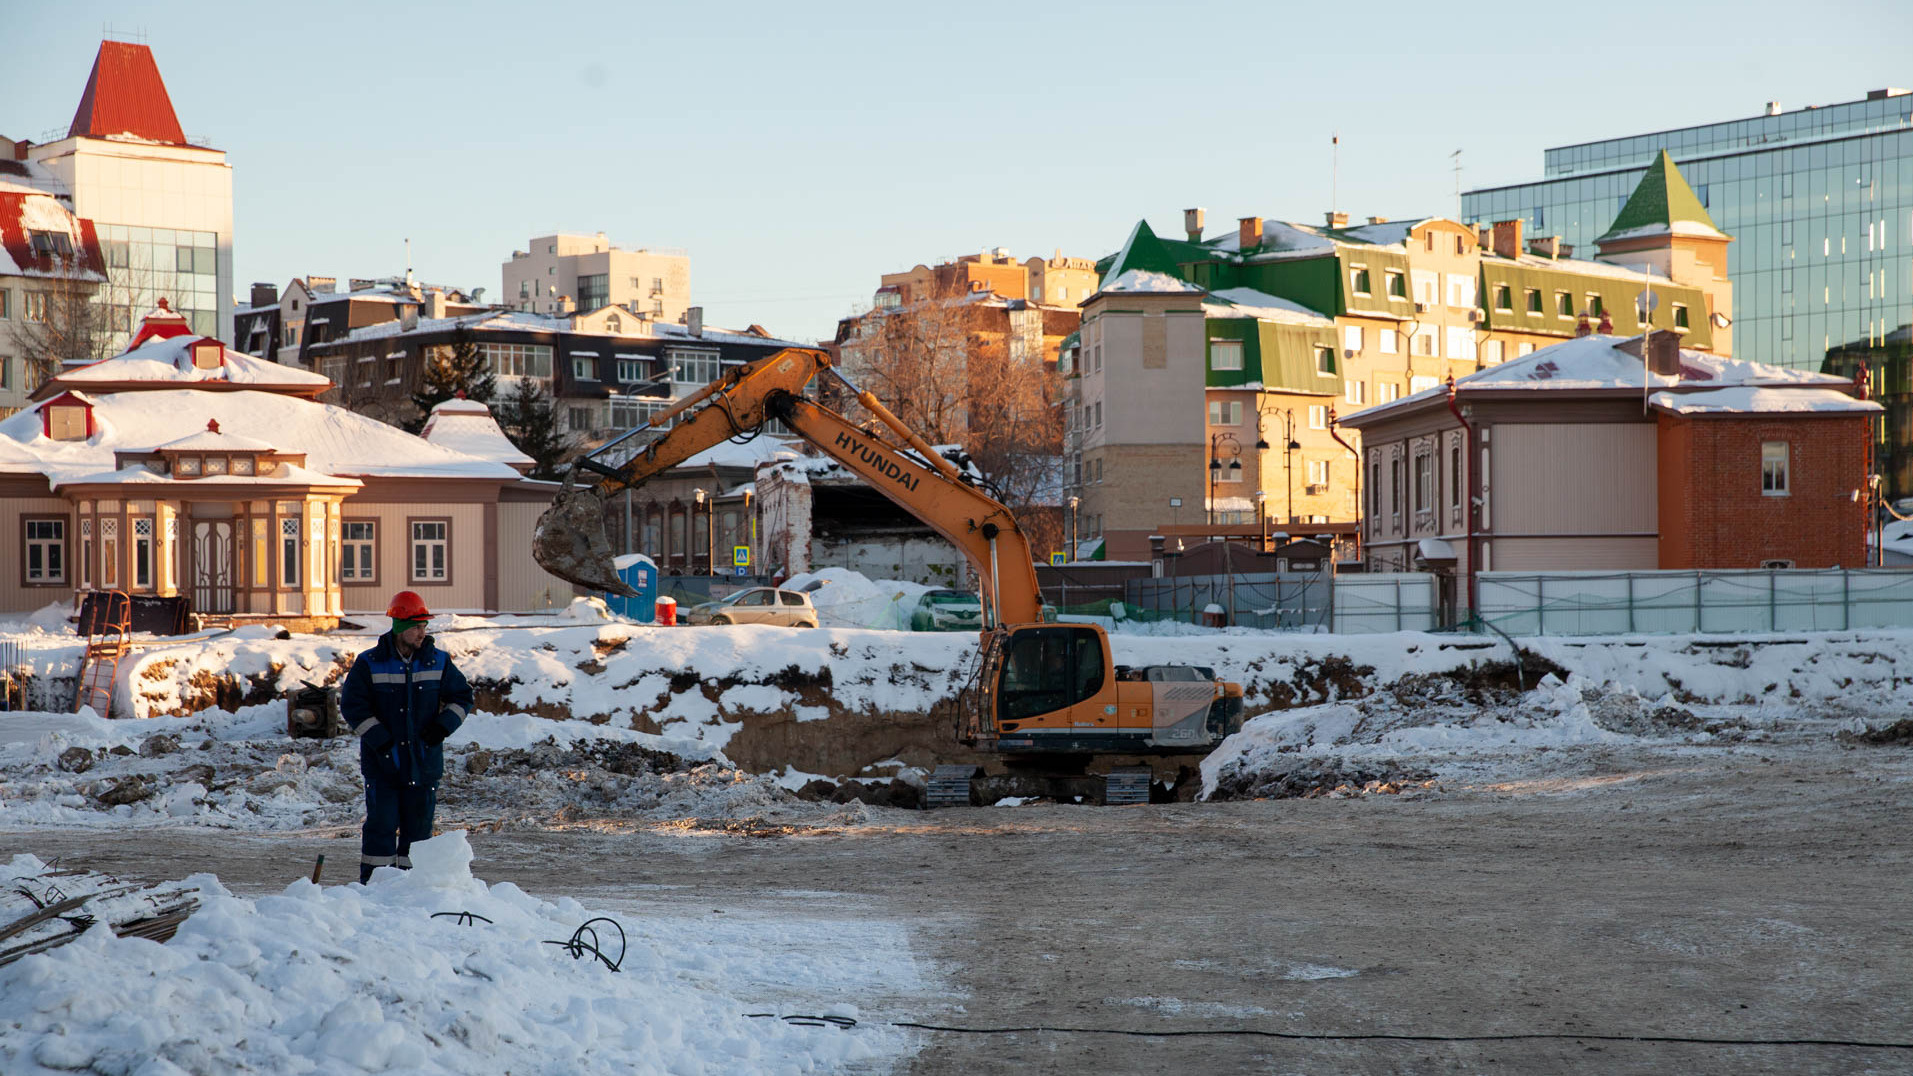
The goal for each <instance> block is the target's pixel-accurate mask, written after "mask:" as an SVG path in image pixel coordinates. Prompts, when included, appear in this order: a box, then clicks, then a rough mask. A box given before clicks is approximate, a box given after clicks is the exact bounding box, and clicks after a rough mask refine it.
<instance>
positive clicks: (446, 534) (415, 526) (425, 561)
mask: <svg viewBox="0 0 1913 1076" xmlns="http://www.w3.org/2000/svg"><path fill="white" fill-rule="evenodd" d="M410 530H411V541H410V542H409V543H407V545H408V548H407V549H406V558H405V564H406V568H405V571H406V577H407V578H408V579H409V580H410V581H411V582H413V583H424V584H428V585H429V584H435V583H436V584H443V583H446V582H448V581H450V579H451V576H452V525H451V523H450V522H449V521H447V520H443V519H415V520H412V522H411V528H410Z"/></svg>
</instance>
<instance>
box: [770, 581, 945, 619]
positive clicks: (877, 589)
mask: <svg viewBox="0 0 1913 1076" xmlns="http://www.w3.org/2000/svg"><path fill="white" fill-rule="evenodd" d="M818 581H821V582H822V583H823V584H824V585H823V586H821V587H818V588H817V589H816V590H814V591H811V593H810V601H811V604H812V605H815V606H816V607H817V619H818V620H819V621H820V622H822V623H823V624H824V625H827V626H830V627H840V628H878V629H888V630H891V631H909V630H910V613H911V611H912V610H914V609H915V608H916V607H917V599H918V598H920V597H922V596H923V595H924V593H925V592H927V591H931V590H935V589H937V588H935V587H931V586H925V585H924V584H922V583H905V582H901V581H898V580H895V579H885V580H881V581H873V580H871V579H869V578H867V577H865V576H864V575H863V573H861V572H855V571H852V570H850V569H849V568H819V569H818V570H817V571H814V572H806V573H804V574H802V575H794V576H791V577H790V578H789V579H787V580H785V582H784V588H785V589H787V590H802V589H803V588H804V587H805V586H806V585H808V584H810V583H813V582H818Z"/></svg>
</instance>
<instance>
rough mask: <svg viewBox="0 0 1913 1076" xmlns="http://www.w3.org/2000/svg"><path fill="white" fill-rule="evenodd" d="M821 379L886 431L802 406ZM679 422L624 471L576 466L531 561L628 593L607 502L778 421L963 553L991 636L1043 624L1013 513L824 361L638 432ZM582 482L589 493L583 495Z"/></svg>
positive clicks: (726, 390) (749, 372) (682, 408)
mask: <svg viewBox="0 0 1913 1076" xmlns="http://www.w3.org/2000/svg"><path fill="white" fill-rule="evenodd" d="M820 374H829V375H830V376H833V377H836V378H838V379H839V380H840V381H843V384H844V385H845V386H846V387H847V388H849V389H850V390H851V391H852V392H853V393H855V394H856V397H857V402H858V403H859V404H861V405H863V407H864V408H865V410H868V411H869V412H870V413H871V414H872V415H874V416H876V418H877V420H878V422H879V423H880V424H881V428H876V429H866V428H863V427H860V426H858V425H857V424H855V423H853V422H851V421H850V420H849V419H847V418H845V417H844V416H843V415H840V414H838V413H837V412H835V411H833V410H831V409H830V408H828V407H825V406H824V405H823V404H820V403H818V402H817V401H815V400H812V399H810V398H808V397H806V396H804V395H803V389H804V386H805V385H806V384H808V383H810V381H811V380H812V379H813V378H815V377H817V376H818V375H820ZM679 415H683V416H684V417H683V418H682V419H681V420H680V421H679V422H678V423H677V425H676V426H674V427H672V428H670V429H669V430H668V431H667V432H665V433H664V434H663V435H662V436H660V437H658V438H657V439H656V440H654V441H652V442H651V443H650V444H648V445H646V446H645V447H644V448H642V449H640V450H639V451H637V452H636V453H634V454H633V455H632V457H631V458H630V459H629V460H628V461H626V462H625V463H624V464H622V465H621V466H617V467H611V466H607V465H605V464H602V463H599V462H597V461H596V460H594V459H591V458H589V457H587V458H585V459H581V460H579V461H578V462H577V463H575V464H573V466H572V470H571V473H570V474H569V475H567V476H566V478H565V485H564V488H563V489H562V490H561V491H560V492H559V495H558V497H557V499H556V500H555V501H553V503H552V506H551V508H550V509H548V510H547V511H546V512H545V514H544V515H543V516H541V517H540V518H539V520H538V528H537V531H536V532H535V533H534V536H533V539H532V553H533V556H535V557H536V558H537V560H538V563H539V564H540V565H542V566H543V567H544V569H545V570H546V571H548V572H551V573H552V574H553V575H556V576H558V577H560V578H562V579H567V580H570V581H571V582H573V583H576V584H578V585H579V586H583V587H587V588H589V589H592V590H598V591H604V592H608V593H629V588H628V587H626V586H625V584H624V583H623V581H622V580H620V579H619V578H618V576H617V573H616V572H615V571H613V570H612V567H611V542H610V539H609V538H608V537H607V536H606V533H605V525H604V509H605V503H606V498H608V497H609V496H610V495H612V494H614V493H616V492H618V491H620V490H623V489H626V488H628V487H631V486H636V485H639V484H640V483H642V482H644V481H645V480H647V479H649V478H651V477H652V476H654V475H656V474H658V473H660V472H662V471H666V470H668V469H670V468H672V467H675V466H677V465H678V464H680V463H683V462H684V461H685V460H688V459H690V458H691V457H692V456H695V455H696V454H698V453H699V452H702V451H704V450H705V449H707V448H710V447H712V446H713V445H716V444H719V443H720V442H722V441H724V440H725V439H727V438H730V437H733V436H736V435H738V434H743V433H749V432H751V431H753V430H756V429H758V428H759V427H761V426H762V425H763V424H764V423H765V422H766V421H767V420H769V419H773V418H775V419H779V420H781V421H783V422H784V424H785V425H786V426H788V427H790V429H791V431H792V432H794V433H796V434H797V435H798V436H799V437H802V438H803V439H804V440H806V441H808V442H809V443H810V444H812V445H814V446H816V448H817V450H818V451H819V452H822V453H823V454H824V455H826V456H829V457H830V458H831V459H833V460H836V461H837V462H838V463H840V464H842V465H843V466H844V467H846V468H848V469H850V470H851V471H853V472H855V473H856V474H858V475H859V476H861V477H862V478H863V479H864V480H865V481H866V482H868V483H870V485H871V487H872V488H874V489H876V490H877V491H878V492H879V493H882V494H883V495H884V496H885V497H888V498H889V499H890V500H892V501H894V502H896V504H897V505H898V506H899V507H901V508H903V509H904V510H905V511H907V512H909V513H910V514H912V515H914V516H916V517H917V518H918V519H920V520H922V521H923V522H924V523H925V524H927V525H929V527H930V528H931V529H932V530H934V531H936V532H937V533H938V534H940V535H942V536H943V537H944V538H945V539H946V540H948V541H949V542H950V543H951V544H952V545H954V546H956V547H957V548H958V549H960V550H962V551H963V554H964V556H965V557H966V558H968V560H969V562H970V566H971V567H972V568H973V569H974V570H975V571H976V573H977V575H978V577H979V579H980V581H981V583H982V586H981V591H982V596H983V605H984V628H985V630H986V631H987V630H989V629H991V628H994V627H997V626H1000V625H1005V624H1028V623H1035V622H1038V621H1040V620H1041V619H1042V597H1041V593H1040V591H1039V590H1038V588H1037V583H1036V570H1035V568H1034V566H1033V563H1032V561H1031V557H1030V546H1029V541H1028V539H1027V538H1025V537H1024V535H1023V532H1022V530H1021V529H1020V528H1019V527H1018V526H1017V524H1016V520H1015V519H1014V518H1013V517H1012V516H1011V515H1010V512H1009V509H1007V508H1005V507H1004V506H1003V505H1002V504H1001V503H999V502H998V501H997V500H996V499H995V498H993V497H991V496H989V495H988V494H986V493H984V492H983V491H982V490H980V489H977V488H976V487H975V486H972V485H970V484H969V483H968V482H965V481H964V480H963V478H962V475H961V474H960V473H959V472H958V471H957V469H956V467H955V466H954V465H952V464H951V463H950V462H949V461H948V460H946V459H944V458H943V457H942V456H941V455H940V454H938V453H937V452H936V451H934V450H933V449H932V448H931V447H930V446H929V445H928V444H926V443H924V441H923V440H922V439H921V438H920V437H918V436H917V435H916V434H915V433H913V432H911V430H910V429H909V428H908V427H906V426H905V425H904V424H903V423H902V422H901V421H900V420H899V419H898V418H897V417H896V416H895V415H893V414H891V413H890V411H889V409H887V408H885V407H884V406H883V404H882V403H880V402H879V401H878V400H877V399H876V398H875V397H873V396H871V395H870V394H869V393H868V392H862V391H859V390H857V388H856V387H855V386H854V385H851V384H850V383H849V381H848V380H845V379H844V378H843V376H842V374H840V373H838V372H837V371H836V370H834V369H832V367H831V362H830V356H829V355H827V354H825V353H824V352H821V351H814V350H811V349H808V348H787V349H785V350H782V351H779V352H777V353H776V354H773V355H770V356H767V357H765V358H762V359H759V360H757V361H756V362H753V363H751V364H749V365H747V366H743V367H739V368H737V369H734V370H731V371H729V372H727V373H726V374H725V375H724V376H723V377H722V378H720V379H719V380H717V381H715V382H713V383H711V384H710V385H709V386H706V387H705V388H704V389H703V390H702V391H701V392H699V393H697V394H696V395H694V396H691V397H690V398H688V399H686V400H684V401H683V402H681V403H679V404H678V405H677V406H676V407H674V408H672V409H671V410H669V411H666V412H664V413H662V414H660V415H658V416H657V417H655V418H653V419H652V420H651V422H650V424H649V425H648V426H647V427H644V428H641V430H642V429H655V428H658V427H661V426H663V425H664V424H665V423H667V422H669V421H670V420H671V419H672V418H674V417H676V416H679ZM886 431H887V433H888V436H886V435H885V434H886ZM640 432H641V431H640ZM608 447H610V446H607V448H608ZM601 451H602V450H601ZM581 479H583V480H585V481H589V482H591V483H592V484H590V485H581V483H580V480H581Z"/></svg>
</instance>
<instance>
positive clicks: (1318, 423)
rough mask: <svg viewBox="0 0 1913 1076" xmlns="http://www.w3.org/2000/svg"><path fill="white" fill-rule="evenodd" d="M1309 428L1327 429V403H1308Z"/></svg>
mask: <svg viewBox="0 0 1913 1076" xmlns="http://www.w3.org/2000/svg"><path fill="white" fill-rule="evenodd" d="M1309 429H1311V430H1326V429H1328V405H1327V404H1310V405H1309Z"/></svg>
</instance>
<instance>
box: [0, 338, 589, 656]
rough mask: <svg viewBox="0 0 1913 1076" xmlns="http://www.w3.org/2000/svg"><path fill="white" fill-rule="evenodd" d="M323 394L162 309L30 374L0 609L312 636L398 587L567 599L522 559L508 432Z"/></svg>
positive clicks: (501, 605)
mask: <svg viewBox="0 0 1913 1076" xmlns="http://www.w3.org/2000/svg"><path fill="white" fill-rule="evenodd" d="M328 388H330V383H329V382H328V381H327V379H326V378H324V377H323V376H321V375H316V374H312V373H309V372H307V371H302V370H297V369H292V368H289V367H284V366H280V365H279V364H277V363H273V362H269V361H267V360H264V359H259V358H256V357H253V356H249V355H246V354H244V353H242V352H239V351H235V350H231V349H229V348H227V347H226V346H225V345H224V344H223V343H221V342H220V341H219V340H217V339H214V338H212V337H208V336H204V335H200V334H198V333H195V332H193V331H192V329H191V327H190V324H189V322H188V321H187V319H186V318H184V317H182V316H180V315H178V314H175V313H173V312H171V311H169V310H166V309H164V308H162V309H160V310H156V311H154V312H153V313H152V314H151V315H149V316H148V317H147V318H146V319H145V321H144V322H143V325H142V328H141V330H140V332H139V333H138V334H137V335H136V336H135V338H134V341H133V345H132V346H131V347H130V348H129V349H128V350H127V351H126V352H125V353H124V354H122V355H119V356H117V357H115V358H112V359H108V360H105V361H103V362H98V363H93V364H90V365H85V366H79V367H76V368H72V369H69V370H66V371H64V372H63V373H62V374H60V375H59V376H57V377H55V378H54V379H52V380H50V381H48V382H47V383H46V384H44V385H42V386H41V387H40V388H39V389H38V390H37V391H36V392H35V393H34V398H33V401H32V403H31V405H30V406H29V407H27V408H26V409H24V410H22V411H21V412H19V413H18V414H16V415H14V416H12V417H11V418H9V419H7V420H5V421H4V422H0V493H3V494H4V496H0V558H5V559H8V560H10V561H13V562H16V563H18V564H19V565H20V570H19V572H18V574H17V576H8V577H6V578H0V611H5V612H24V611H31V610H36V609H39V608H42V607H44V606H46V605H48V604H51V603H65V602H68V601H73V600H75V599H76V598H77V596H78V595H80V594H82V593H84V592H86V591H90V590H122V591H126V592H128V593H130V594H134V595H141V594H144V595H151V596H157V597H173V596H185V597H186V598H187V599H188V600H189V602H190V605H191V608H192V610H193V611H194V612H195V613H197V614H199V615H200V616H201V617H202V619H206V620H210V621H214V622H247V621H274V622H292V623H297V624H301V625H305V626H310V627H327V626H330V625H332V624H336V623H337V621H338V619H339V618H340V617H342V616H350V615H353V614H376V613H377V612H379V611H380V610H383V609H384V608H385V605H386V601H387V599H388V598H389V596H390V594H391V592H393V591H395V590H404V589H410V590H416V591H418V592H419V593H420V595H421V596H423V597H424V599H425V602H426V604H427V605H428V606H430V607H431V608H432V609H434V610H435V611H439V612H474V613H478V612H498V611H535V610H538V609H544V608H553V607H559V606H563V605H565V604H566V603H568V602H569V601H570V598H571V595H572V588H571V586H570V585H569V584H566V583H563V582H562V581H559V580H557V579H555V578H553V577H551V576H548V575H546V574H545V573H544V572H543V571H542V570H541V569H539V568H538V567H537V565H536V564H535V563H534V562H533V561H532V560H531V557H530V554H529V541H530V536H531V530H532V527H533V525H534V524H535V522H536V519H537V516H538V514H539V513H540V512H542V511H543V509H544V507H545V506H546V505H548V504H549V502H550V499H551V497H552V495H553V493H554V492H555V490H556V486H555V485H553V484H550V483H542V482H532V481H529V480H527V479H525V478H524V477H523V476H522V475H521V474H520V472H519V471H518V470H517V469H516V468H515V467H514V466H513V464H514V462H517V460H515V459H513V458H510V457H509V456H508V455H507V454H508V453H510V454H512V455H515V450H511V449H510V445H509V443H508V442H507V443H502V447H501V446H500V443H501V442H503V438H502V437H500V438H497V439H496V440H495V441H494V440H488V439H487V438H486V437H485V436H484V432H485V431H484V430H482V429H476V428H475V427H474V423H473V422H472V421H471V420H472V419H473V418H475V417H476V416H468V415H465V414H462V413H461V414H459V415H457V416H455V417H456V419H457V421H449V420H448V421H440V422H435V423H434V426H435V429H434V431H433V432H434V433H436V434H442V436H441V437H438V438H434V437H430V436H428V437H415V436H412V435H410V434H407V433H405V432H404V431H402V430H399V429H396V428H394V427H391V426H387V425H385V424H383V423H379V422H376V421H373V420H371V419H369V418H366V417H365V416H362V415H357V414H354V413H352V412H350V411H347V410H345V409H343V408H339V407H335V406H330V405H327V404H323V403H320V402H318V400H317V397H318V396H319V395H321V394H322V393H324V392H325V391H326V390H327V389H328ZM457 403H458V404H459V405H461V406H462V407H463V408H464V409H466V410H469V408H470V407H471V406H472V405H468V404H466V403H465V401H457ZM434 417H435V418H441V416H434ZM444 418H449V416H445V417H444ZM492 428H493V429H494V430H495V426H493V427H492ZM517 459H518V460H521V459H522V457H517Z"/></svg>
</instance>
